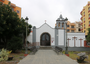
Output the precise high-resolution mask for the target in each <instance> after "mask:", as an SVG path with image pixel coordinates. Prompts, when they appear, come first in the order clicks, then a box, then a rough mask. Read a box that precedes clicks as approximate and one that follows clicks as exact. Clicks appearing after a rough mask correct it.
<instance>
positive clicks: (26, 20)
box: [25, 17, 28, 54]
mask: <svg viewBox="0 0 90 64" xmlns="http://www.w3.org/2000/svg"><path fill="white" fill-rule="evenodd" d="M25 22H26V48H25V49H26V50H25V54H28V51H27V24H28V17H26V18H25Z"/></svg>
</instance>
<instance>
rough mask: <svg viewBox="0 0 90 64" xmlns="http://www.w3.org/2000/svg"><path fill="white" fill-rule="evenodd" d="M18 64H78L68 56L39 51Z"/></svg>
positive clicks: (49, 51) (50, 51) (51, 51)
mask: <svg viewBox="0 0 90 64" xmlns="http://www.w3.org/2000/svg"><path fill="white" fill-rule="evenodd" d="M18 64H78V63H77V62H76V61H75V60H72V59H70V58H69V57H67V56H66V55H57V54H56V53H55V52H54V51H53V50H38V51H37V52H36V54H35V55H28V56H27V57H25V58H24V59H22V60H21V61H20V62H19V63H18Z"/></svg>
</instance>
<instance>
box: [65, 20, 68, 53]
mask: <svg viewBox="0 0 90 64" xmlns="http://www.w3.org/2000/svg"><path fill="white" fill-rule="evenodd" d="M65 20H66V21H67V20H68V19H67V18H66V19H65ZM65 54H68V47H67V22H66V50H65Z"/></svg>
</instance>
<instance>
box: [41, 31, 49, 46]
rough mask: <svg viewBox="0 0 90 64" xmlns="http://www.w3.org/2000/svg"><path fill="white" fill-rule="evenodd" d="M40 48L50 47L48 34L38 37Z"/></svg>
mask: <svg viewBox="0 0 90 64" xmlns="http://www.w3.org/2000/svg"><path fill="white" fill-rule="evenodd" d="M40 45H41V46H50V35H49V34H48V33H43V34H42V35H41V37H40Z"/></svg>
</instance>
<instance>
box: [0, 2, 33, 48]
mask: <svg viewBox="0 0 90 64" xmlns="http://www.w3.org/2000/svg"><path fill="white" fill-rule="evenodd" d="M26 24H27V23H26V22H25V20H24V19H23V18H21V19H20V18H19V17H18V15H17V13H16V12H15V11H12V7H11V6H10V3H9V4H8V5H6V4H3V3H2V2H0V43H1V42H2V43H4V46H5V48H8V47H7V46H8V44H10V43H11V44H12V43H13V42H12V38H13V37H14V38H15V37H18V38H21V37H20V36H19V35H20V34H24V35H25V33H26V32H25V31H26ZM28 27H31V25H28ZM28 33H30V32H29V29H28ZM14 38H13V39H14ZM15 39H16V38H15ZM21 39H22V38H21ZM14 41H15V40H14ZM16 41H17V40H16ZM16 41H15V42H16ZM16 43H19V42H18V41H17V42H16Z"/></svg>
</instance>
